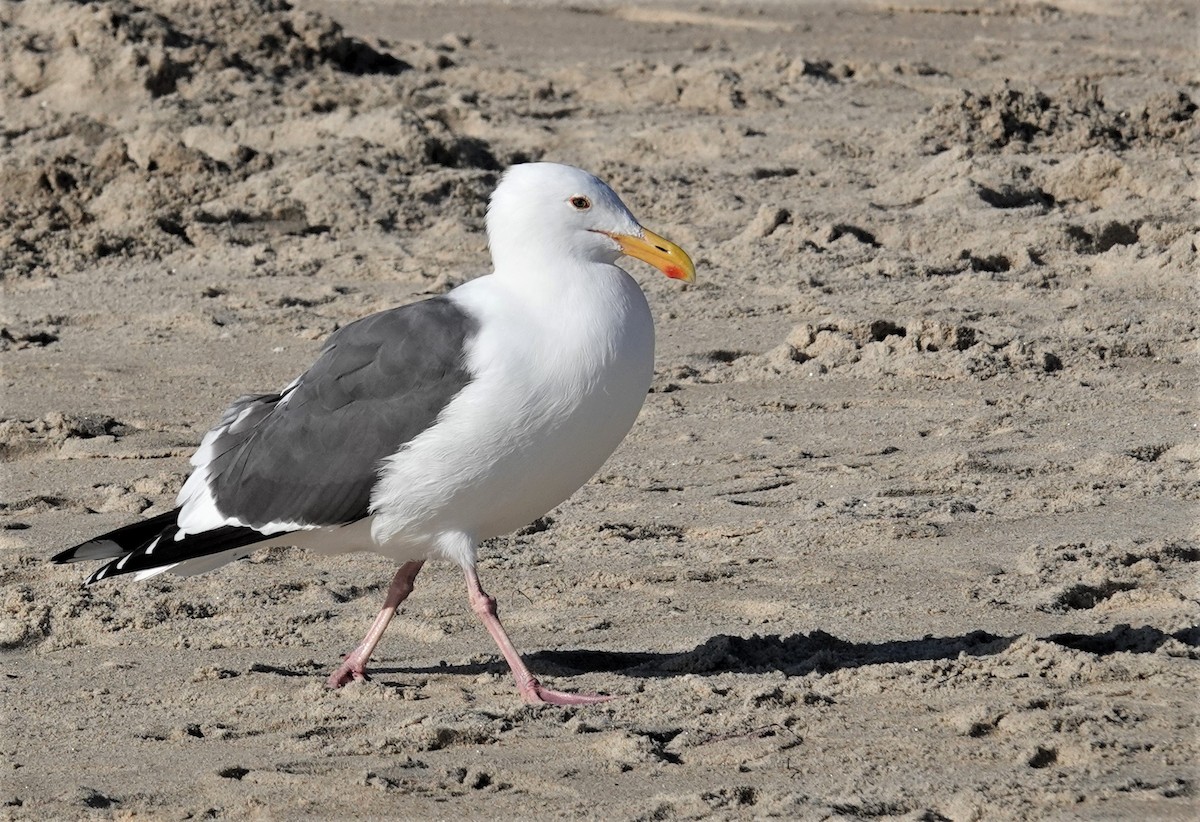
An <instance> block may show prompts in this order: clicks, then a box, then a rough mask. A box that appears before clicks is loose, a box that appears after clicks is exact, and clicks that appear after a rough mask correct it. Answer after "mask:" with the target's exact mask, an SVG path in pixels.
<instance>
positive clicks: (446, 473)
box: [53, 163, 696, 705]
mask: <svg viewBox="0 0 1200 822" xmlns="http://www.w3.org/2000/svg"><path fill="white" fill-rule="evenodd" d="M487 237H488V246H489V248H490V250H491V255H492V263H493V271H492V273H491V274H489V275H486V276H482V277H479V278H477V279H474V280H471V281H469V282H467V283H464V284H463V285H460V286H458V287H457V288H455V289H453V290H452V291H450V292H448V293H446V294H444V295H441V296H437V297H432V298H430V299H426V300H422V301H420V302H415V303H410V304H408V305H404V306H401V307H399V308H393V309H390V310H388V311H383V312H380V313H377V314H372V315H370V316H367V317H364V318H362V319H359V320H357V321H355V322H352V323H350V324H348V325H346V326H344V327H343V328H341V329H339V330H338V331H336V332H335V333H334V334H332V335H331V336H330V337H329V339H328V340H327V341H326V343H325V345H324V347H323V348H322V350H321V353H320V355H319V356H318V357H317V360H316V362H314V363H313V365H312V366H311V367H310V368H309V369H308V370H307V371H305V372H304V373H303V374H301V375H300V376H299V377H297V378H296V379H295V380H293V381H292V382H291V383H289V384H288V385H287V386H286V387H285V388H284V389H283V390H282V391H279V392H278V393H269V394H250V395H246V396H242V397H239V398H238V399H236V400H234V401H233V404H232V405H230V406H229V408H228V409H227V410H226V411H225V412H224V414H222V416H221V418H220V421H219V422H218V423H217V425H216V427H214V428H213V429H212V430H211V431H209V432H208V433H207V434H206V435H205V436H204V438H203V439H202V440H201V442H200V446H199V448H198V449H197V450H196V452H195V454H194V455H193V456H192V458H191V465H192V466H193V470H192V472H191V474H190V475H189V476H188V478H187V481H186V482H185V483H184V484H183V487H182V488H181V489H180V491H179V495H178V498H177V499H176V507H175V508H174V510H172V511H169V512H167V513H164V514H160V515H158V516H154V517H150V518H148V519H145V520H142V521H140V522H135V523H133V524H131V525H126V526H125V527H123V528H118V529H117V530H115V531H111V532H109V533H106V534H102V535H101V536H98V537H95V538H94V539H91V540H88V541H87V542H84V543H82V544H80V545H77V546H75V547H74V548H70V549H68V550H66V551H63V552H62V553H60V554H58V555H56V556H55V557H54V558H53V561H54V562H56V563H68V562H82V561H88V560H93V561H94V560H104V563H103V564H102V565H101V566H100V567H99V568H98V569H97V570H95V571H93V572H92V573H91V575H90V576H88V577H87V579H86V580H85V581H84V583H83V584H84V585H91V584H93V583H96V582H99V581H100V580H103V579H108V578H109V577H115V576H118V575H122V574H134V575H135V576H134V579H136V580H142V579H147V578H149V577H152V576H155V575H157V574H160V573H163V572H171V573H174V574H179V575H184V576H190V575H193V574H199V573H203V572H205V571H210V570H213V569H215V568H218V567H220V566H222V565H225V564H226V563H229V562H232V561H234V560H237V559H242V558H245V557H246V556H248V555H249V554H250V553H251V552H252V551H254V550H256V549H258V548H265V547H278V546H298V547H303V548H307V549H311V550H313V551H316V552H318V553H323V554H340V553H348V552H353V551H374V552H376V553H378V554H381V555H383V556H386V557H388V558H390V559H392V560H393V561H395V562H396V563H397V564H398V565H399V569H398V570H397V571H396V574H395V576H394V577H393V579H392V581H391V584H390V585H389V587H388V590H387V595H386V597H385V598H384V603H383V607H382V609H380V611H379V614H378V616H376V617H375V620H374V622H373V623H372V624H371V627H370V630H368V631H367V634H366V636H365V637H364V638H363V640H362V642H360V643H359V645H358V646H357V647H356V648H355V649H354V650H353V651H351V652H350V653H349V654H348V655H346V657H345V658H344V661H343V663H342V664H341V666H340V667H338V668H337V670H335V671H334V672H333V673H332V674H331V675H330V677H329V679H328V681H327V683H326V684H327V685H328V686H329V687H331V688H339V687H341V686H343V685H346V684H348V683H350V682H353V681H356V680H364V679H366V678H367V663H368V662H369V660H370V658H371V655H372V654H373V653H374V651H375V648H376V646H377V645H378V643H379V640H380V638H381V637H382V636H383V633H384V631H385V630H386V629H387V626H388V623H389V622H390V621H391V620H392V617H393V616H395V614H396V610H397V608H399V606H400V604H401V603H402V602H404V600H405V599H406V598H407V597H408V595H409V594H410V593H411V592H412V590H413V584H414V582H415V580H416V577H417V574H418V572H420V570H421V568H422V566H423V565H424V563H425V561H426V560H429V559H443V560H449V561H451V562H455V563H458V565H460V566H461V567H462V569H463V572H464V574H465V576H466V585H467V597H468V600H469V602H470V605H471V608H472V610H473V611H474V612H475V614H476V615H478V617H479V618H480V620H482V622H483V624H484V626H485V627H486V628H487V631H488V633H489V634H491V636H492V639H493V640H494V641H495V643H496V645H497V646H498V647H499V649H500V652H501V654H503V656H504V659H505V660H506V661H507V662H508V665H509V667H510V668H511V669H512V673H513V677H514V678H515V680H516V685H517V690H518V692H519V693H520V695H521V698H522V699H523V700H524V701H525V702H527V703H530V704H554V705H584V704H591V703H596V702H602V701H604V700H606V699H609V698H610V697H609V696H604V695H598V694H575V693H564V692H561V691H555V690H551V689H550V688H547V687H546V686H544V685H542V684H541V682H539V681H538V679H537V678H536V677H535V676H534V675H533V674H532V673H530V671H529V669H528V667H526V665H525V663H524V661H523V660H522V659H521V656H520V654H519V653H518V652H517V650H516V647H515V646H514V645H513V643H512V641H511V640H510V639H509V637H508V634H507V632H506V631H505V630H504V626H503V625H502V624H501V623H500V619H499V616H498V610H497V607H496V600H495V599H494V598H492V597H491V596H490V595H488V594H487V593H486V592H485V591H484V589H483V587H482V585H481V584H480V581H479V575H478V573H477V571H476V558H477V555H478V549H479V544H480V542H481V541H482V540H486V539H489V538H491V537H495V536H499V535H501V534H507V533H510V532H512V531H515V530H516V529H518V528H520V527H522V526H524V525H526V524H528V523H530V522H532V521H534V520H536V519H537V518H538V517H541V516H543V515H544V514H545V513H546V512H548V511H549V510H551V509H552V508H554V507H555V506H556V505H558V504H559V503H561V502H562V501H563V500H565V499H566V498H567V497H569V496H570V495H571V494H573V493H574V492H575V491H576V490H577V489H578V488H579V487H580V486H582V485H583V484H584V483H585V482H587V480H588V479H589V478H590V477H591V476H592V475H593V474H594V473H595V472H596V471H597V470H598V469H599V468H600V466H601V465H602V464H603V463H604V461H605V460H606V459H608V457H609V455H611V454H612V452H613V451H614V450H615V449H616V447H617V446H618V445H619V444H620V443H621V440H623V439H624V438H625V435H626V434H627V433H628V432H629V430H630V428H631V427H632V426H633V423H634V420H635V419H636V418H637V415H638V412H639V411H640V410H641V408H642V403H643V401H644V400H645V398H646V394H647V393H648V391H649V388H650V381H651V377H652V375H653V368H654V321H653V318H652V316H651V313H650V307H649V305H648V304H647V301H646V297H645V294H644V293H643V292H642V289H641V287H640V286H639V285H638V284H637V282H636V281H635V280H634V279H633V278H632V277H631V276H630V275H629V274H628V273H627V272H626V271H625V270H623V269H622V268H620V267H619V266H618V265H617V263H618V261H619V259H620V258H621V257H622V255H626V256H629V257H633V258H636V259H639V260H643V261H645V262H647V263H649V264H650V265H652V266H654V267H655V268H657V269H659V270H660V271H661V272H662V273H664V274H665V275H666V276H667V277H670V278H672V279H676V280H681V281H683V282H685V283H691V282H693V281H694V279H695V275H696V270H695V266H694V265H693V263H692V261H691V259H690V258H689V257H688V255H687V253H686V252H685V251H684V250H683V249H681V248H680V247H679V246H677V245H675V244H674V243H672V242H670V241H669V240H667V239H665V238H663V237H660V236H659V235H657V234H655V233H653V232H652V231H649V230H647V229H645V228H643V227H642V226H641V225H640V224H639V223H638V221H637V220H636V219H635V218H634V216H633V214H632V213H630V211H629V209H628V208H626V206H625V204H624V203H623V202H621V199H620V197H618V196H617V195H616V193H615V192H613V190H612V189H611V188H609V187H608V186H607V185H606V184H605V183H604V182H602V181H601V180H599V179H598V178H596V177H594V176H593V175H591V174H589V173H587V172H585V171H583V170H581V169H578V168H574V167H571V166H566V165H559V164H556V163H527V164H522V165H516V166H512V167H511V168H509V169H508V170H507V171H506V172H505V173H504V175H503V176H502V178H501V180H500V183H499V184H498V185H497V187H496V190H495V191H494V192H493V194H492V198H491V201H490V203H489V205H488V212H487Z"/></svg>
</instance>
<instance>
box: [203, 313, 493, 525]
mask: <svg viewBox="0 0 1200 822" xmlns="http://www.w3.org/2000/svg"><path fill="white" fill-rule="evenodd" d="M477 327H478V323H477V322H476V320H475V319H474V318H473V317H472V316H471V315H470V314H468V313H467V312H466V311H464V310H463V309H462V308H460V307H459V306H458V305H457V304H456V303H454V302H452V301H451V300H449V299H447V298H445V297H434V298H433V299H429V300H424V301H422V302H419V303H413V304H411V305H406V306H403V307H401V308H396V309H392V310H390V311H384V312H381V313H379V314H373V315H371V316H369V317H364V318H363V319H361V320H358V321H356V322H353V323H351V324H349V325H347V326H346V327H344V328H342V329H340V330H339V331H337V332H336V333H334V334H333V335H332V336H331V337H330V338H329V341H328V342H327V343H326V345H325V347H324V349H323V350H322V352H321V355H320V357H319V358H318V359H317V361H316V362H315V363H314V364H313V366H312V367H311V368H309V369H308V371H306V372H305V373H304V374H303V375H301V377H300V378H299V379H298V380H296V381H295V382H293V383H292V384H291V385H289V386H288V387H287V388H286V389H284V391H283V392H281V393H279V394H260V395H253V396H246V397H241V398H239V399H238V400H237V401H235V402H234V404H233V405H232V406H230V408H229V409H228V410H227V411H226V412H225V414H224V415H223V416H222V419H221V422H220V424H218V426H217V427H216V428H215V429H213V435H215V436H214V437H213V439H212V441H211V446H212V451H211V453H212V456H211V458H210V459H209V461H208V463H207V477H208V485H209V488H210V489H211V491H212V495H213V499H214V500H215V501H216V504H217V509H218V510H219V511H220V512H221V513H222V514H224V515H225V516H229V517H236V518H237V519H238V520H239V521H240V522H241V523H242V524H244V525H248V526H251V527H253V528H262V527H263V526H266V525H270V524H279V523H295V524H297V525H337V524H342V523H347V522H353V521H354V520H356V519H361V518H362V517H364V516H366V515H367V506H368V504H369V502H370V496H371V489H372V487H373V486H374V485H375V483H376V481H377V471H378V467H379V464H380V461H381V460H383V459H384V458H385V457H388V456H391V455H392V454H394V453H396V451H397V450H399V449H400V447H401V446H402V445H403V444H404V443H406V442H408V441H409V440H411V439H413V438H414V437H416V436H417V435H418V434H420V433H421V432H422V431H424V430H425V429H426V428H428V427H429V426H431V425H433V423H434V422H435V420H436V419H437V417H438V414H440V413H441V411H442V409H443V408H445V407H446V406H447V405H448V404H449V402H450V401H451V399H453V398H454V396H455V395H456V394H457V393H458V392H459V391H461V390H462V389H463V387H464V386H466V385H467V384H468V383H469V382H470V381H471V375H470V373H469V372H468V371H467V368H466V364H465V362H464V360H465V357H464V351H465V348H466V345H467V343H468V341H469V340H470V339H471V338H472V337H473V336H474V334H475V332H476V330H477ZM198 470H203V467H201V468H200V469H198Z"/></svg>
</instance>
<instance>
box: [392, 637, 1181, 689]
mask: <svg viewBox="0 0 1200 822" xmlns="http://www.w3.org/2000/svg"><path fill="white" fill-rule="evenodd" d="M1017 638H1018V637H1016V636H996V635H994V634H989V633H988V632H987V631H972V632H970V633H968V634H964V635H962V636H952V637H934V636H926V637H923V638H921V639H901V640H890V641H887V642H877V643H873V642H850V641H848V640H844V639H839V638H838V637H836V636H833V635H832V634H827V633H825V632H824V631H813V632H812V633H811V634H792V635H791V636H779V635H771V636H758V635H753V636H749V637H739V636H730V635H728V634H717V635H716V636H714V637H712V638H710V639H708V640H706V641H705V642H703V643H701V644H700V645H698V646H696V647H695V648H693V649H691V650H690V651H682V652H679V653H648V652H647V653H643V652H637V651H594V650H574V651H539V652H537V653H532V654H529V656H528V657H527V658H526V659H527V662H528V663H529V666H530V667H531V668H532V669H533V670H534V671H536V672H537V673H540V674H546V675H551V676H558V677H563V676H565V677H570V676H573V675H576V674H582V673H590V672H596V671H619V672H621V673H622V674H624V675H626V676H632V677H670V676H682V675H684V674H700V675H712V674H721V673H744V674H754V673H765V672H769V671H780V672H782V673H784V674H787V675H788V676H803V675H804V674H809V673H813V672H819V673H829V672H832V671H837V670H842V669H846V668H859V667H862V666H864V665H881V664H887V663H905V662H930V661H934V660H939V659H941V660H949V659H957V658H958V657H959V655H960V654H966V655H967V656H991V655H994V654H998V653H1001V652H1002V651H1004V650H1005V649H1006V648H1008V647H1009V646H1010V645H1012V643H1013V642H1014V641H1016V640H1017ZM1041 639H1043V640H1044V641H1046V642H1053V643H1055V644H1058V645H1062V646H1063V647H1066V648H1072V649H1074V650H1077V651H1084V652H1086V653H1091V654H1097V655H1107V654H1113V653H1120V652H1124V653H1135V654H1145V653H1152V652H1154V651H1156V650H1158V649H1159V648H1160V647H1161V646H1162V645H1163V644H1164V643H1166V642H1167V641H1169V640H1172V639H1173V640H1177V641H1179V642H1181V643H1183V644H1184V645H1186V646H1188V647H1189V648H1192V649H1197V651H1198V652H1200V627H1192V628H1186V629H1184V630H1181V631H1176V632H1174V633H1166V632H1164V631H1162V630H1159V629H1158V628H1154V627H1152V626H1149V625H1143V626H1141V627H1137V628H1135V627H1131V626H1129V625H1118V626H1116V627H1115V628H1110V629H1108V630H1106V631H1104V632H1102V633H1096V634H1052V635H1050V636H1047V637H1042V638H1041ZM502 669H504V662H503V661H502V660H500V659H496V660H495V661H494V662H491V663H482V664H471V665H443V666H437V667H423V668H410V667H379V668H374V669H373V671H374V673H376V674H378V675H386V674H400V673H452V674H480V673H483V672H485V671H491V670H502Z"/></svg>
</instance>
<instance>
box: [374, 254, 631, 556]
mask: <svg viewBox="0 0 1200 822" xmlns="http://www.w3.org/2000/svg"><path fill="white" fill-rule="evenodd" d="M553 290H554V293H550V294H548V293H546V290H545V289H537V290H532V291H530V290H528V289H521V288H513V287H512V286H511V284H509V283H505V282H503V281H500V280H499V279H498V278H495V277H484V278H481V279H479V280H476V281H474V282H472V283H469V284H467V285H466V286H463V287H461V288H459V289H456V290H455V291H454V292H453V293H452V294H451V298H452V299H455V300H456V301H458V302H459V303H460V304H462V305H463V306H464V307H465V308H467V310H469V311H470V312H471V313H472V314H474V315H475V316H477V317H478V318H479V320H480V323H481V326H480V332H479V334H478V336H477V337H476V338H475V339H474V340H473V342H472V344H471V346H470V349H469V350H468V352H467V363H468V367H469V368H470V370H471V372H472V373H473V374H474V375H475V379H474V380H473V382H471V383H470V384H469V385H468V386H467V387H466V388H465V389H463V391H462V392H461V393H460V394H459V395H458V396H457V397H455V399H454V400H453V401H452V402H451V403H450V404H449V405H448V406H447V407H446V409H445V410H444V411H443V413H442V415H441V417H439V419H438V422H437V424H436V425H435V426H433V427H432V428H431V429H429V430H428V431H426V432H425V433H423V434H421V435H420V436H418V437H417V438H415V439H414V440H413V441H412V442H411V443H409V444H408V445H407V446H406V447H405V448H403V449H401V451H400V452H399V453H397V454H396V455H394V456H392V457H391V458H389V459H388V460H387V461H386V463H385V468H384V470H383V471H382V474H381V481H380V483H379V485H378V486H377V487H376V489H375V492H374V493H373V495H372V498H371V509H372V512H373V514H374V515H375V516H374V521H373V524H372V536H373V537H374V540H375V541H376V542H377V543H378V544H379V546H380V547H379V549H377V550H379V551H380V552H381V553H385V554H387V555H389V556H394V557H395V558H396V559H397V560H404V559H408V558H415V557H416V556H417V555H422V556H423V555H426V554H428V553H429V552H433V551H437V550H441V551H443V552H444V551H446V550H447V548H446V546H447V545H449V544H454V545H456V546H458V545H464V544H471V545H473V544H474V543H475V542H476V541H478V540H480V539H486V538H488V537H491V536H496V535H499V534H504V533H508V532H510V531H513V530H515V529H517V528H519V527H521V526H522V525H525V524H527V523H528V522H530V521H532V520H534V519H536V518H537V517H539V516H541V515H543V514H545V513H546V512H547V511H549V510H550V509H551V508H553V507H554V506H556V505H558V504H559V503H560V502H562V501H563V500H565V499H566V498H567V497H568V496H570V495H571V494H572V493H574V492H575V491H576V490H577V489H578V488H579V487H580V486H581V485H583V484H584V483H585V482H587V480H588V479H589V478H590V477H591V476H592V475H593V474H594V473H595V472H596V471H597V470H598V469H599V468H600V466H601V465H602V464H603V463H604V461H605V460H606V459H607V458H608V457H609V455H610V454H612V452H613V451H614V450H615V449H616V447H617V446H618V445H619V444H620V442H621V440H622V439H624V437H625V435H626V434H627V433H628V431H629V429H630V427H631V426H632V425H633V422H634V420H635V419H636V418H637V415H638V411H639V410H640V409H641V407H642V403H643V402H644V400H645V397H646V393H647V391H648V390H649V387H650V381H651V377H652V374H653V367H654V325H653V320H652V318H651V315H650V309H649V306H648V305H647V303H646V298H645V296H644V294H643V293H642V290H641V288H639V287H638V285H637V283H636V282H634V281H633V279H632V278H631V277H630V276H629V275H628V274H626V273H625V272H624V271H622V270H621V269H619V268H617V267H615V266H606V265H596V266H592V267H590V269H589V270H588V271H587V272H586V273H585V275H584V276H581V272H571V274H569V275H564V282H563V283H562V284H561V285H560V286H557V287H555V288H554V289H553ZM448 534H449V535H454V536H457V537H460V538H459V539H455V540H447V539H445V538H444V537H446V535H448ZM462 537H465V539H462ZM453 550H456V551H457V550H461V549H459V548H455V549H453ZM451 558H453V559H455V560H457V561H460V562H461V561H463V560H465V559H468V558H466V557H461V556H454V557H451Z"/></svg>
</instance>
